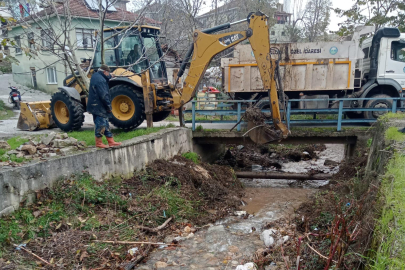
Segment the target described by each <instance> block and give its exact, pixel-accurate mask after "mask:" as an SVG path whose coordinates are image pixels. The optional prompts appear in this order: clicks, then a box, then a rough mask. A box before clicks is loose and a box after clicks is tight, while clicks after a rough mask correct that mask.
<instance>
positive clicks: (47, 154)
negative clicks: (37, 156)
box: [43, 153, 56, 157]
mask: <svg viewBox="0 0 405 270" xmlns="http://www.w3.org/2000/svg"><path fill="white" fill-rule="evenodd" d="M54 156H56V153H45V154H44V155H43V157H54Z"/></svg>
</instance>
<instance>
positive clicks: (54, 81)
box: [46, 67, 58, 84]
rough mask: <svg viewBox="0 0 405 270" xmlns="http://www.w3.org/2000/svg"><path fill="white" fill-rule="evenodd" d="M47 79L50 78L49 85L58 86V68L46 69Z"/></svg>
mask: <svg viewBox="0 0 405 270" xmlns="http://www.w3.org/2000/svg"><path fill="white" fill-rule="evenodd" d="M46 77H47V78H48V84H57V83H58V78H57V77H56V67H48V68H46Z"/></svg>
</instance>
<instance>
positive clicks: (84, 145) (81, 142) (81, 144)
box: [78, 141, 87, 147]
mask: <svg viewBox="0 0 405 270" xmlns="http://www.w3.org/2000/svg"><path fill="white" fill-rule="evenodd" d="M78 145H80V146H83V147H87V144H86V142H85V141H80V142H78Z"/></svg>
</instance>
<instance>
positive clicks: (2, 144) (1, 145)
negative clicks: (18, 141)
mask: <svg viewBox="0 0 405 270" xmlns="http://www.w3.org/2000/svg"><path fill="white" fill-rule="evenodd" d="M0 149H6V150H10V149H11V147H10V145H9V144H8V143H7V142H6V141H3V140H0Z"/></svg>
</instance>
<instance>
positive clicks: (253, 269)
mask: <svg viewBox="0 0 405 270" xmlns="http://www.w3.org/2000/svg"><path fill="white" fill-rule="evenodd" d="M235 270H257V266H256V265H255V264H254V263H252V262H250V263H246V264H244V265H238V266H236V269H235Z"/></svg>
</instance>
